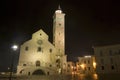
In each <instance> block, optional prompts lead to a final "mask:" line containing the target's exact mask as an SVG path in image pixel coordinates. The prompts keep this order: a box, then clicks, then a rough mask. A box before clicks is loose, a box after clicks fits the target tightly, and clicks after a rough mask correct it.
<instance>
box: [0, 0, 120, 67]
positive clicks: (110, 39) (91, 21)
mask: <svg viewBox="0 0 120 80" xmlns="http://www.w3.org/2000/svg"><path fill="white" fill-rule="evenodd" d="M59 4H60V5H61V8H62V11H63V12H64V13H65V14H66V16H65V30H66V34H65V36H66V54H67V55H68V59H69V60H75V57H76V56H83V55H86V54H93V49H92V46H94V45H106V44H118V43H120V36H119V35H120V2H119V0H118V1H117V0H113V1H112V0H1V2H0V55H1V56H0V69H2V68H3V67H4V68H6V67H8V66H9V65H10V61H11V57H12V56H13V54H14V56H15V63H17V59H18V56H19V50H18V51H17V52H13V51H12V49H11V46H12V45H13V44H18V45H19V46H20V45H21V44H22V43H23V42H25V41H27V40H29V39H31V36H32V33H34V32H36V31H37V30H39V29H43V30H44V31H45V32H46V33H47V34H48V35H49V40H50V41H51V42H52V34H53V33H52V29H53V21H52V20H53V14H54V12H55V10H57V9H58V5H59Z"/></svg>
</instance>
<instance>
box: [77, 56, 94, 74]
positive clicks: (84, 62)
mask: <svg viewBox="0 0 120 80" xmlns="http://www.w3.org/2000/svg"><path fill="white" fill-rule="evenodd" d="M95 70H96V62H95V57H94V56H83V57H78V62H77V63H76V71H77V73H80V74H92V73H96V72H95Z"/></svg>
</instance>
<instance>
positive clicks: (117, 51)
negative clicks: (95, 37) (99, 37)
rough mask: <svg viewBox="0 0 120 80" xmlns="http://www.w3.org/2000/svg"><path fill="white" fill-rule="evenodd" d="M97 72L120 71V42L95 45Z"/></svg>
mask: <svg viewBox="0 0 120 80" xmlns="http://www.w3.org/2000/svg"><path fill="white" fill-rule="evenodd" d="M94 53H95V57H96V62H97V73H120V62H119V59H120V44H117V45H107V46H95V47H94Z"/></svg>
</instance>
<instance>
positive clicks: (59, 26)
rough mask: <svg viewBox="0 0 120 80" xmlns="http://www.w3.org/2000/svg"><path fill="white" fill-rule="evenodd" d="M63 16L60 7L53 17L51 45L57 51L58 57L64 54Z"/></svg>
mask: <svg viewBox="0 0 120 80" xmlns="http://www.w3.org/2000/svg"><path fill="white" fill-rule="evenodd" d="M64 16H65V14H64V13H63V12H62V10H61V8H60V6H58V9H57V10H56V11H55V14H54V16H53V44H54V45H55V47H56V48H57V50H58V55H64V54H65V26H64V23H65V20H64Z"/></svg>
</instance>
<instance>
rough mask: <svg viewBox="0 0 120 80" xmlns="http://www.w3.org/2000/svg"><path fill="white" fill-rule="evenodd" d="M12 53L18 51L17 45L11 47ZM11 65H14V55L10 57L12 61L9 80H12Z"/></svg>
mask: <svg viewBox="0 0 120 80" xmlns="http://www.w3.org/2000/svg"><path fill="white" fill-rule="evenodd" d="M11 48H12V50H13V51H16V50H17V49H18V46H17V45H13V46H12V47H11ZM13 64H14V54H13V55H12V61H11V66H10V77H9V80H12V73H13Z"/></svg>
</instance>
